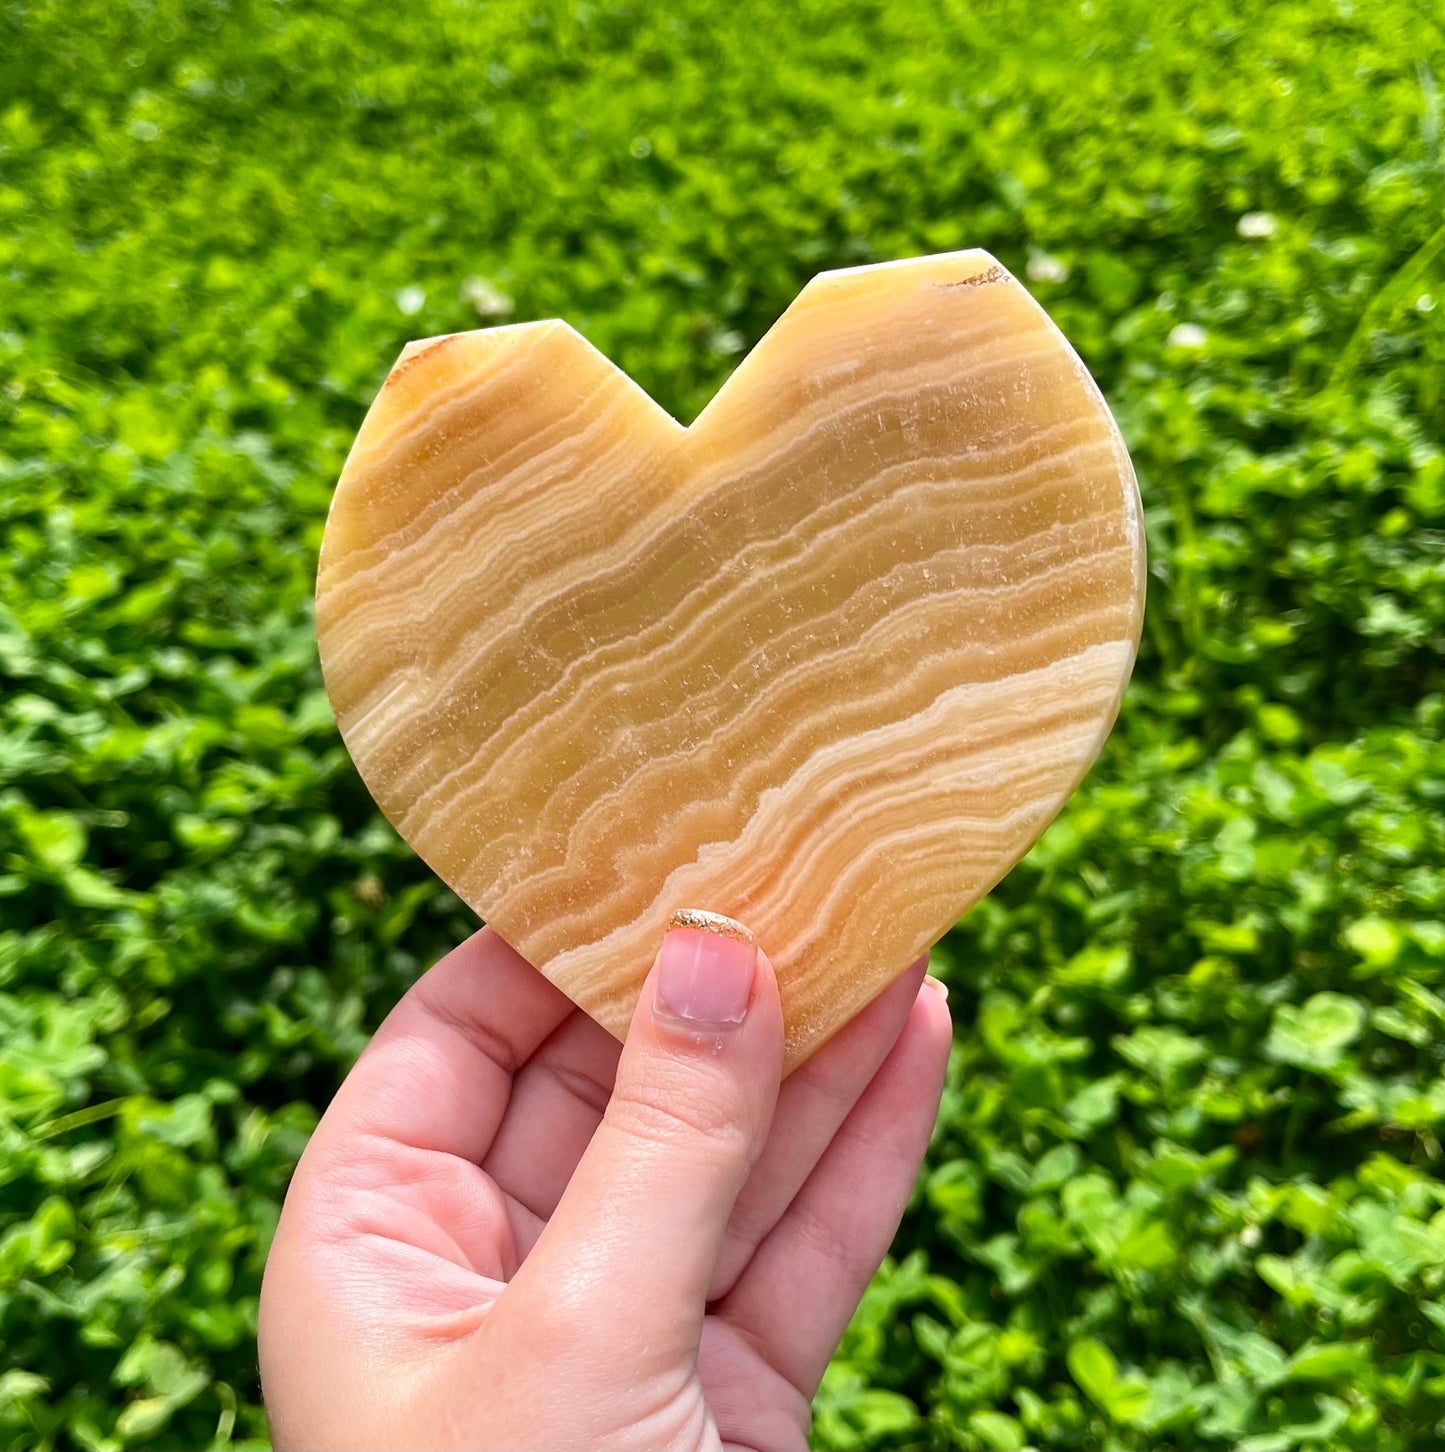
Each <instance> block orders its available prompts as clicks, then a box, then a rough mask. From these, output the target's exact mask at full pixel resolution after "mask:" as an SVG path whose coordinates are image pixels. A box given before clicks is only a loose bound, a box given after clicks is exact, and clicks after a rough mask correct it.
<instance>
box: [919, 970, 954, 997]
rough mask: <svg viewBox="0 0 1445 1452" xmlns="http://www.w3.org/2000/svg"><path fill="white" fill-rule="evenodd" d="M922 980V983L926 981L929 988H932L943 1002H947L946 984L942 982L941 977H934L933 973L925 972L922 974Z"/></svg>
mask: <svg viewBox="0 0 1445 1452" xmlns="http://www.w3.org/2000/svg"><path fill="white" fill-rule="evenodd" d="M923 981H924V983H926V984H927V985H928V986H929V987H930V988H931V989H932V990H933V991H934V992H935V993H936V994H937V995H938V996H939V997H940V998H941V999H942V1000H943V1001H944V1002H945V1003H947V1002H948V984H946V983H945V982H944V981H943V980H942V979H941V978H935V977H934V976H933V974H931V973H925V974H924V975H923Z"/></svg>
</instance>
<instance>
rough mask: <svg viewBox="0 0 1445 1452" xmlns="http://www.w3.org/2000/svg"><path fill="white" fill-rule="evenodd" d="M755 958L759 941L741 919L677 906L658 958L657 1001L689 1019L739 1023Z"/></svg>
mask: <svg viewBox="0 0 1445 1452" xmlns="http://www.w3.org/2000/svg"><path fill="white" fill-rule="evenodd" d="M757 960H758V945H757V942H756V940H755V939H754V938H753V935H752V934H751V933H750V932H749V931H748V930H747V929H746V928H745V927H744V926H743V925H742V924H741V923H737V922H734V921H733V920H732V919H731V918H725V917H721V916H719V915H718V914H717V913H705V912H699V911H697V910H696V909H694V908H684V909H682V910H681V911H679V912H675V913H673V915H672V917H671V918H669V919H668V923H667V933H666V934H665V935H664V937H663V939H662V952H661V953H660V954H659V955H658V959H657V998H656V1007H657V1009H658V1011H659V1012H661V1013H665V1014H669V1015H670V1016H671V1017H673V1018H679V1019H685V1020H686V1021H687V1022H689V1023H697V1024H709V1025H718V1026H721V1025H725V1024H738V1023H741V1022H742V1021H743V1017H744V1015H745V1014H746V1013H747V1011H748V999H749V998H750V997H751V995H752V991H753V971H754V968H755V966H756V964H757Z"/></svg>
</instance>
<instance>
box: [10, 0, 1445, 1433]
mask: <svg viewBox="0 0 1445 1452" xmlns="http://www.w3.org/2000/svg"><path fill="white" fill-rule="evenodd" d="M1442 70H1445V31H1442V25H1441V20H1440V16H1439V15H1438V13H1434V12H1432V11H1431V9H1430V7H1427V6H1421V5H1418V4H1415V3H1413V0H1377V3H1373V4H1370V5H1362V4H1359V3H1353V4H1351V3H1349V0H1279V3H1276V4H1273V5H1270V6H1268V7H1263V6H1260V7H1252V8H1249V9H1248V13H1247V16H1246V11H1245V10H1241V9H1240V8H1239V7H1236V6H1231V5H1228V4H1225V3H1223V0H1197V3H1194V4H1190V5H1184V4H1182V3H1170V4H1168V5H1164V6H1160V5H1158V4H1154V3H1146V0H1087V3H1085V4H1083V5H1082V6H1080V5H1071V6H1064V5H1062V4H1052V3H1051V4H1047V5H1045V6H1043V7H1042V9H1040V8H1039V7H1028V6H1019V5H1008V4H1005V3H1004V0H973V3H965V0H925V3H918V4H914V3H903V0H896V3H883V0H864V3H860V4H856V5H850V6H846V7H838V6H836V5H834V4H831V3H828V0H799V3H796V4H793V5H789V6H786V7H779V6H774V5H766V4H762V3H754V0H748V3H742V4H738V5H732V6H716V5H710V4H706V3H703V0H677V3H674V4H670V5H666V6H662V5H658V6H637V5H628V4H626V3H622V0H589V3H577V4H573V5H562V4H553V3H549V0H534V3H530V4H520V3H513V0H501V3H496V4H489V5H485V6H483V5H478V4H468V3H461V0H428V3H427V4H424V5H421V6H413V7H386V6H374V5H361V4H357V3H352V0H330V3H326V4H322V5H306V6H303V5H300V4H286V3H280V0H274V3H273V0H121V3H112V0H104V3H101V0H65V3H64V4H62V3H59V0H0V276H3V287H0V1150H3V1154H0V1343H3V1345H4V1347H5V1367H6V1369H4V1370H3V1371H0V1443H3V1444H4V1445H7V1446H15V1447H52V1446H87V1447H108V1448H120V1447H126V1446H137V1447H138V1446H146V1447H151V1446H154V1447H194V1446H200V1445H213V1444H214V1445H225V1444H234V1443H244V1442H250V1443H253V1444H254V1443H259V1442H260V1441H262V1440H263V1439H264V1436H265V1430H264V1423H263V1419H262V1416H261V1412H260V1407H259V1392H258V1387H257V1385H256V1376H255V1360H254V1347H253V1336H254V1329H255V1308H256V1295H257V1289H258V1285H259V1277H260V1271H261V1266H262V1263H263V1259H264V1254H265V1249H266V1245H267V1242H268V1237H269V1234H270V1231H271V1228H272V1226H273V1225H274V1222H275V1217H276V1214H277V1209H278V1205H279V1201H280V1197H281V1195H282V1193H283V1191H284V1186H285V1183H286V1179H287V1176H288V1174H289V1172H290V1168H291V1166H292V1164H293V1163H294V1161H295V1158H296V1156H297V1154H298V1153H299V1151H300V1148H301V1146H302V1145H303V1144H304V1142H305V1137H306V1134H307V1132H308V1130H309V1128H310V1127H311V1125H312V1124H313V1123H314V1121H315V1116H316V1114H317V1112H318V1110H319V1108H320V1107H321V1106H322V1105H324V1103H325V1102H326V1100H327V1098H328V1096H329V1094H330V1093H331V1092H332V1090H333V1089H334V1086H335V1084H336V1083H337V1081H338V1079H339V1077H340V1075H341V1074H342V1073H343V1072H344V1070H345V1068H346V1066H347V1064H348V1063H349V1062H350V1060H351V1058H352V1057H353V1056H354V1055H355V1053H356V1052H357V1050H358V1049H359V1047H360V1045H361V1044H362V1043H363V1042H364V1040H365V1037H366V1034H367V1032H368V1031H369V1029H370V1028H371V1027H372V1026H373V1025H374V1023H375V1022H376V1021H377V1020H378V1018H379V1017H380V1016H381V1015H382V1014H383V1013H384V1012H385V1010H386V1008H387V1007H388V1005H389V1004H390V1003H391V1002H392V1001H394V999H395V997H396V995H397V994H398V992H399V991H400V990H401V989H402V987H403V986H404V985H405V984H406V983H407V982H408V981H409V980H410V979H411V978H412V977H413V976H414V975H415V974H416V973H417V972H418V971H419V970H420V968H421V967H422V966H424V965H425V963H426V962H428V961H429V960H430V959H432V958H433V957H434V956H436V955H437V954H438V953H439V952H440V951H441V950H442V949H443V948H444V947H445V946H447V945H448V944H450V943H451V942H452V941H454V940H455V939H456V938H457V937H459V936H460V935H462V934H463V933H465V932H466V931H468V927H469V920H468V918H467V915H466V914H465V913H464V912H463V911H462V910H461V909H460V907H459V905H458V904H457V903H456V902H455V900H454V899H453V898H451V897H450V895H449V894H447V893H445V892H444V891H442V890H441V889H439V888H438V887H437V886H436V885H435V884H433V883H432V882H431V881H429V880H428V878H427V875H426V874H425V873H424V872H423V871H421V870H420V869H419V868H418V867H417V865H416V864H415V862H414V861H412V860H411V857H410V854H409V853H407V852H406V851H405V850H404V849H403V848H401V846H400V844H398V842H397V841H396V840H395V838H394V836H393V835H392V833H391V832H390V831H389V829H387V828H386V826H385V825H384V824H383V823H382V822H380V820H379V819H378V818H377V816H376V814H375V811H374V809H373V808H372V807H371V805H370V803H369V801H368V799H367V798H366V795H365V793H364V792H363V790H362V789H361V788H360V786H359V784H358V782H357V781H356V778H355V776H354V773H353V772H352V770H351V768H350V766H349V764H348V762H347V760H346V758H345V755H344V753H343V751H342V750H341V748H340V746H339V743H338V741H337V738H336V735H335V732H334V729H333V727H332V724H331V721H330V717H329V714H328V711H327V708H326V703H325V698H324V696H323V695H322V694H321V692H320V679H319V673H318V670H317V666H316V660H315V652H314V640H313V629H312V623H311V616H310V605H309V598H310V589H311V582H312V578H313V573H314V565H315V551H316V548H317V544H318V540H319V536H320V529H321V524H322V521H323V518H324V513H325V508H326V503H327V500H328V497H329V491H330V488H331V485H332V482H333V480H334V478H335V476H336V474H337V472H338V470H339V467H340V464H341V461H342V459H343V458H344V455H345V450H346V448H347V447H348V445H349V442H350V439H351V437H352V435H353V433H354V430H355V428H356V425H357V423H358V422H359V420H360V418H361V415H362V413H363V411H364V409H365V407H366V405H367V403H368V402H369V401H370V398H371V395H372V393H373V391H374V390H375V388H376V386H377V384H378V383H379V381H380V379H381V377H382V376H383V375H384V373H385V370H386V369H387V367H388V366H389V364H390V363H391V361H392V359H393V358H394V357H395V355H396V353H397V351H398V350H399V348H400V346H401V344H402V343H403V341H404V340H406V339H407V338H410V337H415V336H424V335H427V334H433V333H439V332H444V331H449V330H454V329H457V328H462V327H468V326H476V325H478V324H479V323H490V322H494V321H497V320H499V319H504V318H507V317H515V318H529V317H546V316H554V315H563V316H566V317H567V318H569V319H570V320H571V321H573V322H574V323H576V324H577V325H578V326H580V327H581V328H582V329H583V331H585V332H586V333H587V334H588V336H590V337H591V338H592V340H593V341H594V342H596V343H597V344H598V346H600V347H601V348H603V349H604V350H605V351H606V352H608V353H609V354H610V355H611V356H612V357H613V358H614V359H615V360H616V361H617V362H618V363H619V364H620V365H622V366H623V367H625V368H627V369H628V370H629V371H631V372H632V373H633V374H634V376H635V377H637V378H638V380H639V381H640V382H641V383H643V385H644V386H646V387H647V388H649V389H650V390H651V391H652V392H653V393H654V395H655V396H657V397H658V398H659V399H660V400H661V401H662V402H663V403H664V404H666V405H667V406H669V407H671V408H673V409H674V410H675V411H676V412H678V413H679V414H680V415H681V416H683V417H691V416H692V415H693V414H695V413H696V411H697V410H698V409H699V408H700V406H701V405H702V404H703V403H704V402H705V401H706V399H707V398H708V397H709V396H710V394H711V392H712V391H713V390H714V389H715V388H716V387H717V386H718V384H719V383H720V382H721V381H722V379H723V378H724V377H726V375H727V373H728V372H729V370H730V369H731V368H732V366H733V365H734V363H735V362H736V360H737V358H738V357H739V356H740V355H741V353H742V352H744V351H745V350H746V348H747V347H748V346H750V345H751V343H752V342H754V341H755V340H756V339H757V337H758V336H759V335H760V334H761V332H762V331H763V330H764V329H765V328H766V327H767V325H768V324H769V323H770V322H771V321H772V319H773V318H774V317H775V316H776V315H777V314H778V312H780V311H781V309H782V308H783V307H784V306H785V305H786V303H787V302H788V301H789V300H790V299H791V298H792V296H793V295H794V293H795V292H796V291H797V289H798V288H799V287H800V286H801V285H802V283H803V282H805V281H806V280H807V278H808V277H809V276H810V275H811V274H812V273H813V272H815V271H817V270H819V269H821V268H824V267H830V266H841V265H848V264H853V263H860V262H867V261H870V260H877V259H881V258H886V257H891V256H901V255H908V254H912V253H918V252H925V251H934V250H941V249H945V248H952V247H959V246H967V245H982V246H986V247H988V248H990V249H991V250H992V251H994V252H995V253H996V254H997V255H998V256H999V257H1000V258H1001V259H1002V260H1003V261H1004V262H1005V263H1006V264H1007V265H1008V266H1010V267H1011V268H1012V269H1014V270H1015V271H1016V272H1017V273H1019V274H1020V275H1021V276H1025V277H1027V278H1029V279H1030V280H1031V286H1032V287H1033V288H1034V290H1035V292H1036V293H1037V295H1038V296H1039V298H1040V299H1041V300H1042V301H1043V303H1044V304H1045V305H1046V306H1047V307H1048V308H1049V309H1050V311H1051V312H1052V314H1053V315H1054V317H1055V318H1056V319H1057V321H1058V322H1059V323H1060V325H1061V326H1062V327H1063V328H1064V330H1065V332H1066V333H1067V334H1068V335H1069V337H1070V338H1071V339H1072V340H1073V341H1074V342H1075V344H1076V346H1077V347H1078V349H1079V351H1080V353H1081V354H1082V355H1083V357H1084V358H1085V359H1086V361H1087V362H1088V364H1089V365H1090V367H1091V368H1092V370H1093V371H1094V373H1095V375H1096V376H1097V377H1098V379H1099V380H1100V382H1101V384H1102V385H1103V387H1104V388H1105V390H1106V392H1107V393H1108V395H1109V397H1110V400H1111V402H1112V403H1113V404H1114V406H1115V409H1116V411H1117V413H1118V416H1119V418H1120V421H1121V424H1122V425H1123V427H1124V429H1125V432H1126V434H1127V436H1128V438H1129V442H1130V445H1131V448H1132V450H1133V453H1134V457H1135V460H1136V463H1137V466H1138V469H1139V474H1140V480H1141V485H1142V488H1143V495H1144V500H1145V506H1146V514H1147V525H1148V530H1149V538H1150V546H1151V567H1150V601H1149V616H1148V622H1147V626H1146V636H1145V641H1144V645H1143V650H1142V654H1141V659H1140V664H1139V669H1138V672H1137V675H1136V680H1135V684H1134V686H1133V687H1132V688H1131V691H1130V695H1129V698H1128V701H1127V702H1126V705H1125V708H1124V713H1123V716H1122V718H1121V723H1120V726H1119V729H1118V730H1117V731H1116V733H1115V735H1114V737H1113V738H1112V739H1111V741H1110V743H1109V746H1108V747H1107V749H1106V751H1105V755H1104V758H1103V760H1102V761H1101V763H1100V765H1099V767H1098V768H1097V769H1096V771H1095V773H1094V774H1093V776H1092V777H1091V778H1090V780H1089V782H1088V783H1087V784H1086V786H1085V788H1084V789H1083V790H1082V791H1081V792H1080V793H1079V795H1078V796H1077V797H1076V799H1075V800H1074V802H1073V803H1072V804H1071V805H1070V807H1069V808H1068V810H1067V811H1066V812H1065V814H1064V815H1063V817H1062V818H1061V819H1060V821H1059V822H1058V823H1057V824H1056V825H1055V826H1054V827H1053V828H1052V829H1051V830H1050V832H1049V833H1048V835H1047V836H1046V838H1045V839H1044V841H1043V842H1042V843H1041V844H1040V845H1039V847H1038V848H1037V849H1036V850H1035V851H1034V852H1033V853H1032V854H1031V855H1030V857H1029V858H1028V859H1027V860H1026V861H1025V862H1024V863H1023V864H1022V865H1021V866H1020V867H1019V868H1018V869H1017V870H1016V871H1015V872H1014V873H1013V874H1012V875H1011V876H1010V877H1009V878H1008V880H1007V881H1006V882H1005V883H1004V884H1003V885H1002V886H1001V887H1000V888H999V889H998V890H997V891H996V892H995V893H994V894H993V895H992V896H991V897H990V899H989V900H988V901H986V902H985V903H984V904H982V905H981V906H980V907H979V908H978V909H977V910H976V911H975V912H974V913H973V914H971V915H970V917H969V918H968V919H967V921H966V922H965V924H964V925H963V926H962V927H961V928H960V929H959V930H958V931H957V932H956V933H955V934H953V935H952V936H951V937H950V938H949V939H948V940H947V941H946V942H945V944H944V945H943V946H942V947H941V949H940V951H939V954H938V964H939V967H938V971H939V972H940V973H942V974H943V975H944V976H945V977H947V979H948V981H949V982H950V984H951V987H952V1000H951V1002H952V1005H953V1008H954V1014H955V1021H956V1023H957V1024H958V1042H957V1047H956V1053H955V1062H954V1065H953V1072H952V1075H951V1078H950V1085H949V1089H948V1094H947V1098H946V1102H945V1106H944V1113H943V1116H942V1119H941V1122H940V1126H939V1130H938V1133H937V1136H936V1138H935V1142H934V1145H933V1148H932V1151H931V1154H930V1159H929V1165H928V1168H927V1171H926V1174H925V1177H924V1179H923V1182H922V1184H921V1186H920V1190H919V1193H918V1196H917V1197H916V1200H915V1203H914V1205H913V1206H912V1207H911V1209H910V1211H909V1214H908V1216H907V1218H906V1219H905V1222H904V1226H903V1230H902V1232H901V1234H900V1239H899V1243H898V1247H897V1250H898V1256H897V1259H896V1261H894V1262H890V1264H889V1265H888V1266H886V1267H885V1269H884V1271H883V1272H882V1273H881V1274H880V1276H879V1278H878V1280H877V1282H876V1284H875V1285H874V1287H873V1288H872V1289H871V1290H870V1292H869V1294H868V1297H867V1299H866V1301H865V1303H864V1305H863V1307H862V1309H861V1311H860V1313H859V1315H858V1317H857V1318H856V1320H855V1323H854V1325H853V1327H852V1329H851V1330H850V1331H849V1333H848V1336H847V1338H846V1340H845V1342H844V1344H843V1346H842V1348H841V1349H840V1353H839V1356H838V1358H837V1360H836V1361H835V1364H834V1366H833V1367H832V1368H831V1370H830V1371H829V1374H828V1377H827V1379H826V1380H825V1382H824V1385H823V1388H822V1391H821V1392H820V1395H819V1398H818V1403H817V1422H816V1430H815V1439H816V1441H817V1442H818V1444H819V1445H820V1446H826V1447H858V1446H869V1447H888V1446H916V1445H936V1446H952V1447H960V1448H988V1449H1005V1448H1015V1447H1023V1446H1034V1447H1051V1448H1083V1447H1110V1448H1119V1447H1138V1448H1164V1447H1171V1446H1177V1447H1187V1448H1197V1447H1215V1448H1224V1447H1237V1448H1239V1449H1243V1452H1272V1449H1285V1448H1294V1447H1358V1448H1374V1449H1391V1448H1408V1447H1424V1446H1431V1445H1438V1443H1439V1442H1440V1440H1441V1439H1442V1438H1445V1423H1442V1417H1445V1162H1442V1151H1441V1144H1440V1129H1441V1122H1442V1117H1445V1055H1442V1042H1445V1032H1442V1030H1445V928H1442V926H1441V922H1442V917H1445V747H1442V745H1441V735H1442V733H1441V726H1442V720H1445V694H1442V688H1445V679H1442V675H1441V671H1440V662H1439V646H1440V643H1441V640H1442V639H1445V447H1442V443H1441V440H1442V437H1445V389H1442V380H1445V227H1442V224H1441V220H1440V219H1441V217H1442V216H1445V153H1442V102H1441V97H1440V88H1439V77H1440V74H1441V72H1442Z"/></svg>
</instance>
